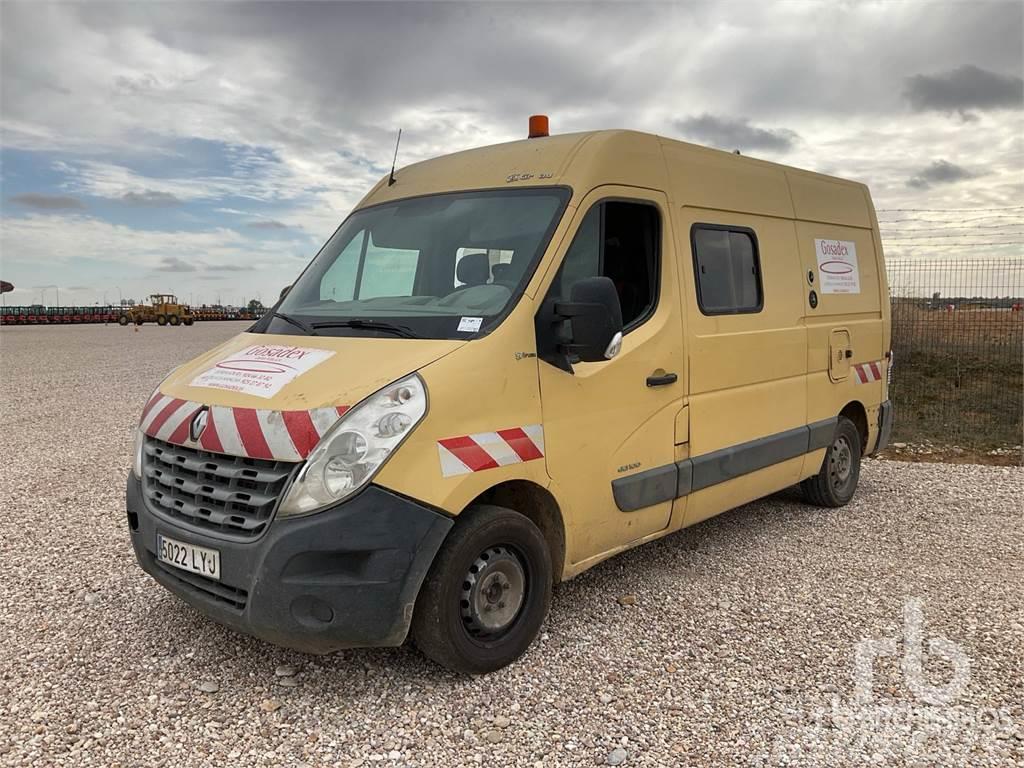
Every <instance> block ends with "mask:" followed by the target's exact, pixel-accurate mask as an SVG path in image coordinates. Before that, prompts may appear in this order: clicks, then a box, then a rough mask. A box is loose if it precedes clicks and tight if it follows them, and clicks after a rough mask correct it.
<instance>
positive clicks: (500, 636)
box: [411, 505, 552, 675]
mask: <svg viewBox="0 0 1024 768" xmlns="http://www.w3.org/2000/svg"><path fill="white" fill-rule="evenodd" d="M551 581H552V578H551V554H550V552H549V551H548V546H547V542H546V541H545V540H544V536H543V534H542V533H541V532H540V530H539V529H538V528H537V526H535V525H534V524H533V523H532V522H530V520H528V519H527V518H525V517H523V516H522V515H520V514H519V513H517V512H513V511H512V510H510V509H505V508H504V507H496V506H491V505H479V506H475V507H470V508H469V509H467V510H466V511H465V512H463V513H462V515H460V516H459V519H458V520H457V521H456V523H455V527H454V528H452V531H451V533H450V534H449V535H448V538H447V539H446V540H445V543H444V546H442V548H441V551H440V552H439V553H438V555H437V557H436V558H435V559H434V562H433V564H432V565H431V567H430V571H429V572H428V573H427V578H426V580H425V581H424V582H423V587H422V588H421V589H420V594H419V597H418V598H417V600H416V610H415V613H414V614H413V619H412V627H411V634H412V638H413V642H415V643H416V646H417V647H418V648H419V649H420V650H421V651H422V652H423V653H424V654H425V655H426V656H428V657H429V658H431V659H433V660H434V661H436V662H437V663H438V664H441V665H443V666H445V667H448V669H451V670H454V671H456V672H461V673H463V674H473V675H479V674H483V673H485V672H492V671H494V670H496V669H500V668H501V667H504V666H506V665H507V664H511V663H512V662H513V661H515V660H516V659H518V658H519V657H520V656H521V655H522V654H523V652H524V651H526V649H527V648H529V646H530V644H531V643H532V642H533V640H534V638H535V637H536V636H537V633H538V632H539V631H540V627H541V624H542V623H543V621H544V617H545V616H546V615H547V612H548V606H549V605H550V603H551Z"/></svg>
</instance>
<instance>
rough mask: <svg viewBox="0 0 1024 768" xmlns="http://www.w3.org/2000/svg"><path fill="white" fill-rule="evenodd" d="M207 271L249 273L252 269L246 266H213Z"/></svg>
mask: <svg viewBox="0 0 1024 768" xmlns="http://www.w3.org/2000/svg"><path fill="white" fill-rule="evenodd" d="M206 269H207V270H208V271H210V272H248V271H249V270H251V269H252V267H247V266H245V265H244V264H211V265H209V266H208V267H207V268H206Z"/></svg>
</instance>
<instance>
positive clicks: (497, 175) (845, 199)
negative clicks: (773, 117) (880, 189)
mask: <svg viewBox="0 0 1024 768" xmlns="http://www.w3.org/2000/svg"><path fill="white" fill-rule="evenodd" d="M551 185H563V186H569V187H572V188H573V189H575V190H577V191H589V190H591V189H593V188H595V187H597V186H601V185H618V186H634V187H646V188H650V189H656V190H661V191H663V192H665V193H666V194H667V195H668V197H669V200H670V202H671V203H673V204H677V205H686V206H693V207H700V208H709V209H714V210H726V211H736V212H741V213H747V214H758V215H764V216H776V217H782V218H796V219H801V220H806V221H822V222H828V223H835V224H845V225H847V226H858V227H871V226H872V224H873V222H874V211H873V209H872V207H871V201H870V197H869V195H868V193H867V188H866V187H865V186H864V185H863V184H861V183H859V182H854V181H848V180H845V179H840V178H836V177H834V176H827V175H825V174H820V173H814V172H811V171H805V170H801V169H798V168H793V167H790V166H786V165H781V164H779V163H772V162H769V161H767V160H759V159H757V158H753V157H746V156H743V155H737V154H734V153H731V152H724V151H722V150H718V149H711V148H709V147H702V146H700V145H697V144H690V143H688V142H684V141H677V140H675V139H669V138H665V137H663V136H657V135H654V134H650V133H642V132H639V131H630V130H603V131H588V132H584V133H567V134H558V135H554V136H546V137H542V138H534V139H522V140H519V141H511V142H507V143H504V144H495V145H491V146H486V147H478V148H475V149H468V150H464V151H461V152H455V153H452V154H449V155H443V156H441V157H436V158H432V159H430V160H424V161H422V162H419V163H414V164H412V165H408V166H406V167H404V168H400V169H398V170H396V172H395V184H394V185H391V186H389V185H388V183H387V177H385V178H383V179H381V181H380V182H378V183H377V185H376V186H375V187H374V188H373V189H372V190H371V191H370V192H369V193H368V194H367V195H366V197H365V198H363V200H362V201H361V202H360V204H359V206H358V207H360V208H361V207H364V206H367V205H376V204H378V203H383V202H387V201H390V200H397V199H400V198H405V197H415V196H418V195H424V194H432V193H438V192H450V191H457V190H471V189H505V188H508V189H513V188H519V187H536V186H551ZM575 202H578V201H575Z"/></svg>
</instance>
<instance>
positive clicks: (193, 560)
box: [156, 533, 220, 581]
mask: <svg viewBox="0 0 1024 768" xmlns="http://www.w3.org/2000/svg"><path fill="white" fill-rule="evenodd" d="M156 556H157V559H158V560H160V562H162V563H167V564H168V565H173V566H174V567H175V568H180V569H181V570H183V571H189V572H190V573H198V574H199V575H200V576H205V577H206V578H208V579H216V580H217V581H220V552H218V551H217V550H215V549H207V548H206V547H197V546H196V545H195V544H186V543H185V542H183V541H175V540H174V539H168V538H167V537H166V536H161V535H160V534H159V533H158V534H157V535H156Z"/></svg>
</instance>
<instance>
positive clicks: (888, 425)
mask: <svg viewBox="0 0 1024 768" xmlns="http://www.w3.org/2000/svg"><path fill="white" fill-rule="evenodd" d="M892 418H893V414H892V401H891V400H886V401H885V402H884V403H882V404H881V405H880V406H879V408H878V442H876V443H875V450H873V451H872V453H878V452H879V451H881V450H883V449H884V448H885V447H886V446H887V445H888V444H889V438H891V437H892Z"/></svg>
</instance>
